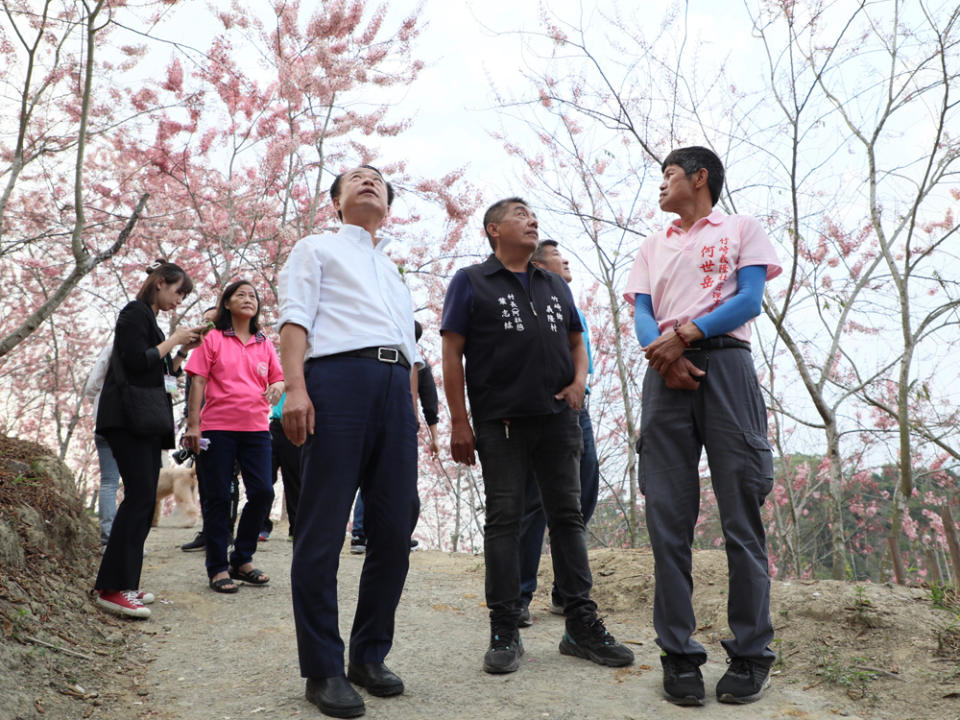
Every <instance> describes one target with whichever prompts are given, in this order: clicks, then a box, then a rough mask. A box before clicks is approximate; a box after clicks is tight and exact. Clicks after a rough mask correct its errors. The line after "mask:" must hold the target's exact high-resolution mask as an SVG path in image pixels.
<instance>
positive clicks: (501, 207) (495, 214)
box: [483, 197, 530, 252]
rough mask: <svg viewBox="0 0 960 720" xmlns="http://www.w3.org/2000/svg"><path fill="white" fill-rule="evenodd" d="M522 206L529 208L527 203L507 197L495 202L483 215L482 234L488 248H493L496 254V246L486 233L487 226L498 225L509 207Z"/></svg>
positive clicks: (516, 198)
mask: <svg viewBox="0 0 960 720" xmlns="http://www.w3.org/2000/svg"><path fill="white" fill-rule="evenodd" d="M514 204H516V205H523V206H524V207H530V206H529V205H527V201H526V200H524V199H523V198H519V197H509V198H506V199H505V200H497V201H496V202H495V203H494V204H493V205H491V206H490V207H488V208H487V211H486V212H485V213H484V214H483V232H484V234H485V235H486V236H487V240H488V241H489V242H490V247H491V248H493V250H494V252H496V249H497V248H496V246H495V245H494V244H493V238H492V237H490V233H488V232H487V225H489V224H490V223H498V222H500V221H501V220H503V216H504V215H506V214H507V207H509V206H510V205H514Z"/></svg>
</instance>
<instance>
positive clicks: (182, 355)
mask: <svg viewBox="0 0 960 720" xmlns="http://www.w3.org/2000/svg"><path fill="white" fill-rule="evenodd" d="M177 357H178V358H183V359H184V360H186V359H187V353H185V352H184V351H183V350H177Z"/></svg>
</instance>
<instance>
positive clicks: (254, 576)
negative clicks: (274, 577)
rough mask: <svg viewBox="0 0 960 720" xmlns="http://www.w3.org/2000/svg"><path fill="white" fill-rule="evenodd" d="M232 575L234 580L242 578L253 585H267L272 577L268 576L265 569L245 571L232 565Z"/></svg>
mask: <svg viewBox="0 0 960 720" xmlns="http://www.w3.org/2000/svg"><path fill="white" fill-rule="evenodd" d="M230 577H232V578H233V579H234V580H242V581H243V582H245V583H250V584H251V585H266V584H267V583H268V582H270V578H268V577H267V575H266V573H264V572H263V570H257V569H256V568H254V569H253V570H247V571H243V570H240V569H239V568H235V567H231V568H230Z"/></svg>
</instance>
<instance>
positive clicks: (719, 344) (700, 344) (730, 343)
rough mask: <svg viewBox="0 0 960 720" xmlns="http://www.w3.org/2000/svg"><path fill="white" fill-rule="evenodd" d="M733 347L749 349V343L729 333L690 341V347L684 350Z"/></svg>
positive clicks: (695, 350)
mask: <svg viewBox="0 0 960 720" xmlns="http://www.w3.org/2000/svg"><path fill="white" fill-rule="evenodd" d="M731 348H735V349H737V350H750V343H748V342H747V341H746V340H738V339H737V338H735V337H731V336H730V335H717V336H716V337H711V338H704V339H703V340H697V342H694V343H690V347H689V348H688V349H687V350H685V351H684V352H697V351H698V350H727V349H731Z"/></svg>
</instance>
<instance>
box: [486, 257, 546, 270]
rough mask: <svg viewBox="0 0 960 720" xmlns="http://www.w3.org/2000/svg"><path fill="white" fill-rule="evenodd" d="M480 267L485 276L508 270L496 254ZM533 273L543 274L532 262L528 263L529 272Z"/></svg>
mask: <svg viewBox="0 0 960 720" xmlns="http://www.w3.org/2000/svg"><path fill="white" fill-rule="evenodd" d="M480 266H481V267H482V268H483V274H484V275H493V274H494V273H496V272H500V271H501V270H506V268H505V267H504V266H503V263H502V262H500V258H498V257H497V256H496V255H495V254H494V253H490V257H488V258H487V259H486V260H484V261H483V262H482V263H480ZM531 271H533V273H534V274H537V273H539V274H541V275H542V274H543V270H541V269H540V268H538V267H537V266H536V265H534V264H533V263H532V262H527V272H531Z"/></svg>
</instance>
